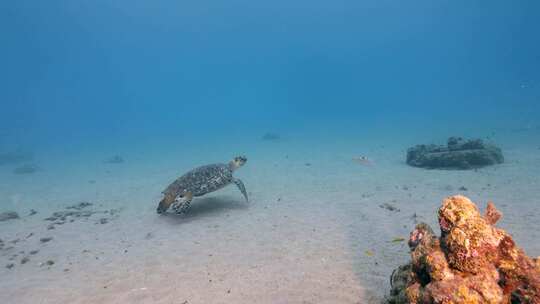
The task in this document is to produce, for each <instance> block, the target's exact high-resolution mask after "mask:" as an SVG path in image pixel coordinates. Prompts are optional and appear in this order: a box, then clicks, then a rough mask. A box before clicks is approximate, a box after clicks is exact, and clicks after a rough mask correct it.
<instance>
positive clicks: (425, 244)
mask: <svg viewBox="0 0 540 304" xmlns="http://www.w3.org/2000/svg"><path fill="white" fill-rule="evenodd" d="M501 216H502V214H501V213H500V212H499V211H498V210H497V209H496V208H495V206H494V205H493V204H492V203H489V204H488V206H487V209H486V212H485V214H484V215H483V216H482V215H481V214H480V212H479V210H478V208H477V207H476V205H475V204H474V203H473V202H471V201H470V200H469V199H468V198H466V197H464V196H454V197H450V198H447V199H445V200H444V202H443V205H442V207H441V208H440V209H439V225H440V228H441V236H440V237H437V236H436V235H435V233H434V232H433V230H432V229H431V228H430V227H429V226H428V225H427V224H424V223H421V224H418V225H417V226H416V227H415V229H414V230H413V232H411V235H410V239H409V247H410V249H411V262H410V263H409V264H407V265H403V266H401V267H399V268H398V269H396V270H395V271H394V273H393V274H392V276H391V286H392V290H391V292H390V295H389V296H388V297H387V299H386V303H396V304H397V303H445V304H450V303H540V261H539V259H538V258H537V259H532V258H529V257H528V256H527V255H525V253H524V252H523V250H522V249H520V248H519V247H518V246H517V245H516V244H515V243H514V241H513V240H512V237H511V236H510V235H509V234H508V233H507V232H506V231H504V230H502V229H498V228H496V227H494V226H493V225H494V224H495V223H496V222H497V221H498V220H499V219H500V218H501Z"/></svg>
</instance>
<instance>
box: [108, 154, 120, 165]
mask: <svg viewBox="0 0 540 304" xmlns="http://www.w3.org/2000/svg"><path fill="white" fill-rule="evenodd" d="M123 162H124V159H123V158H122V156H120V155H114V156H112V157H110V158H107V159H106V160H105V161H104V163H106V164H121V163H123Z"/></svg>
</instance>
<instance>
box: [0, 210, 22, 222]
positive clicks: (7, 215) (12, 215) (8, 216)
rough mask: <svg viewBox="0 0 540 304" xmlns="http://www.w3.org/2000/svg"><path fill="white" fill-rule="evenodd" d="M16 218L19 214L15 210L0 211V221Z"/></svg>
mask: <svg viewBox="0 0 540 304" xmlns="http://www.w3.org/2000/svg"><path fill="white" fill-rule="evenodd" d="M18 218H19V214H18V213H17V212H15V211H6V212H2V213H0V222H4V221H8V220H13V219H18Z"/></svg>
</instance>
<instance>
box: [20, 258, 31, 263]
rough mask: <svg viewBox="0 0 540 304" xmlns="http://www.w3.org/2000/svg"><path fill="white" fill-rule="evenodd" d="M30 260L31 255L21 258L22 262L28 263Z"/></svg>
mask: <svg viewBox="0 0 540 304" xmlns="http://www.w3.org/2000/svg"><path fill="white" fill-rule="evenodd" d="M28 262H30V258H29V257H24V258H22V260H21V264H26V263H28Z"/></svg>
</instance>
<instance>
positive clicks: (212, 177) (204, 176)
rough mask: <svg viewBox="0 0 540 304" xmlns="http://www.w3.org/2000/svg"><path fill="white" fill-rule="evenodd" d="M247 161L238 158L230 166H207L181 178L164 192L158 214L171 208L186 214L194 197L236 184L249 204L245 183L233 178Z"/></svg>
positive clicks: (243, 158)
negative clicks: (234, 173)
mask: <svg viewBox="0 0 540 304" xmlns="http://www.w3.org/2000/svg"><path fill="white" fill-rule="evenodd" d="M246 161H247V158H246V157H244V156H237V157H235V158H234V159H233V160H231V161H230V162H229V163H228V164H211V165H206V166H202V167H198V168H195V169H193V170H191V171H189V172H187V173H186V174H184V175H182V176H180V177H179V178H178V179H176V180H175V181H174V182H173V183H172V184H170V185H169V186H168V187H167V188H166V189H165V190H164V191H163V194H164V197H163V199H162V200H161V201H160V202H159V205H158V207H157V210H156V211H157V213H163V212H165V211H167V209H169V207H171V206H172V209H173V210H174V211H175V212H176V213H178V214H181V213H184V212H186V211H187V209H188V208H189V205H190V203H191V201H192V200H193V197H197V196H202V195H205V194H206V193H210V192H213V191H216V190H219V189H221V188H223V187H225V186H227V185H230V184H231V183H235V184H236V186H237V187H238V189H240V192H242V194H243V195H244V198H245V199H246V202H247V201H248V196H247V193H246V188H245V187H244V183H242V181H241V180H239V179H237V178H234V177H233V172H234V171H235V170H236V169H238V168H240V167H241V166H243V165H244V164H245V163H246Z"/></svg>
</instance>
